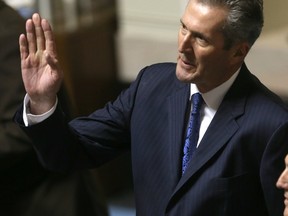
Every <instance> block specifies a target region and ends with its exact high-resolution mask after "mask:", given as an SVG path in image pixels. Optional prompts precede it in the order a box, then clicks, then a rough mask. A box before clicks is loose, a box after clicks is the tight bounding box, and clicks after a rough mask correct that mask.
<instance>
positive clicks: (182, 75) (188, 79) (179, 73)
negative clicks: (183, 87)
mask: <svg viewBox="0 0 288 216" xmlns="http://www.w3.org/2000/svg"><path fill="white" fill-rule="evenodd" d="M176 77H177V79H178V80H179V81H181V82H184V83H193V82H194V79H193V77H194V76H193V74H192V73H191V72H190V73H189V72H188V71H186V70H183V69H182V68H178V66H177V68H176Z"/></svg>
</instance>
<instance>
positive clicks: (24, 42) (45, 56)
mask: <svg viewBox="0 0 288 216" xmlns="http://www.w3.org/2000/svg"><path fill="white" fill-rule="evenodd" d="M19 45H20V54H21V68H22V77H23V82H24V85H25V89H26V92H27V94H28V95H29V96H30V112H31V113H33V114H42V113H44V112H46V111H48V110H49V109H50V108H51V107H52V106H53V105H54V104H55V101H56V95H57V92H58V91H59V89H60V86H61V83H62V80H63V72H62V71H61V69H60V66H59V63H58V60H57V52H56V44H55V40H54V37H53V32H52V29H51V26H50V24H49V23H48V21H47V20H45V19H41V17H40V15H39V14H37V13H36V14H33V16H32V19H28V20H27V22H26V36H25V35H24V34H21V35H20V37H19Z"/></svg>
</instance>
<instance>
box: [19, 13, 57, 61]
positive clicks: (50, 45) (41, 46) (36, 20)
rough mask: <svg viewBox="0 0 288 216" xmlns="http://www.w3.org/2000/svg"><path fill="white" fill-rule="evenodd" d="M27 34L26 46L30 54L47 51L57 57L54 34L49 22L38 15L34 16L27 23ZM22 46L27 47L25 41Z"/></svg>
mask: <svg viewBox="0 0 288 216" xmlns="http://www.w3.org/2000/svg"><path fill="white" fill-rule="evenodd" d="M26 32H27V36H26V40H27V42H26V46H28V51H29V53H30V54H35V53H36V52H37V51H40V52H43V51H44V50H45V49H46V50H47V51H48V52H49V53H50V54H51V55H52V56H56V49H55V42H54V38H53V33H52V29H51V27H50V25H49V23H48V21H47V20H45V19H42V18H41V17H40V15H39V14H37V13H35V14H33V16H32V19H28V20H27V22H26ZM22 44H23V46H24V45H25V44H24V39H23V40H22Z"/></svg>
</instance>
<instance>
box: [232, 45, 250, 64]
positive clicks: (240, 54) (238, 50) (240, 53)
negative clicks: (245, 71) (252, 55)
mask: <svg viewBox="0 0 288 216" xmlns="http://www.w3.org/2000/svg"><path fill="white" fill-rule="evenodd" d="M249 50H250V46H249V44H248V43H247V42H241V43H239V44H237V45H236V46H235V48H234V57H236V58H242V59H243V60H244V58H245V57H246V55H247V54H248V52H249Z"/></svg>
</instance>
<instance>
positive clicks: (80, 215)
mask: <svg viewBox="0 0 288 216" xmlns="http://www.w3.org/2000/svg"><path fill="white" fill-rule="evenodd" d="M23 32H25V20H24V19H23V18H22V17H21V16H20V15H19V14H18V13H17V11H15V10H14V9H12V8H11V7H10V6H8V5H6V4H5V3H4V2H3V1H0V215H1V216H40V215H41V216H85V215H89V216H98V215H100V216H106V215H108V214H107V209H106V205H105V203H104V201H103V199H102V195H101V193H100V190H99V186H98V185H97V184H98V182H97V178H96V177H95V176H94V174H92V172H87V171H82V172H73V173H70V174H59V173H55V172H51V171H48V170H46V169H44V168H43V167H42V166H41V165H40V163H39V160H38V158H37V156H36V153H35V151H34V149H33V146H32V144H31V140H30V139H29V138H28V137H27V135H26V134H25V133H23V131H21V130H20V129H19V127H18V126H17V125H16V124H15V123H14V122H13V120H12V119H13V115H14V113H15V111H16V109H17V107H19V103H21V101H22V100H23V96H24V95H25V89H24V86H23V81H22V78H21V68H20V65H21V64H20V53H19V47H18V37H19V35H20V34H21V33H23ZM60 92H61V93H60V95H59V96H60V97H61V98H62V100H61V101H62V102H63V103H62V105H63V107H64V108H65V110H66V111H67V105H68V102H67V103H64V101H63V99H64V98H65V97H64V96H66V95H65V92H64V90H61V91H60ZM62 95H63V96H62ZM67 114H68V113H67Z"/></svg>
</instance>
